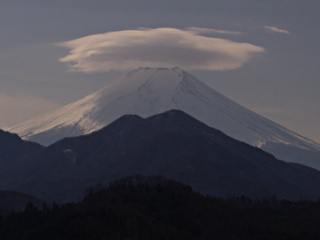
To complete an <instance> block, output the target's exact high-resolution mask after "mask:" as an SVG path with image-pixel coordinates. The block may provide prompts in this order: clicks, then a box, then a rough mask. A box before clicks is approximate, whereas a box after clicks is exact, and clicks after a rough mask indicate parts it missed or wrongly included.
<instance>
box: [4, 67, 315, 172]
mask: <svg viewBox="0 0 320 240" xmlns="http://www.w3.org/2000/svg"><path fill="white" fill-rule="evenodd" d="M170 109H179V110H182V111H184V112H186V113H188V114H190V115H191V116H193V117H195V118H196V119H198V120H200V121H202V122H203V123H205V124H207V125H209V126H211V127H214V128H216V129H219V130H221V131H222V132H224V133H226V134H227V135H229V136H231V137H233V138H235V139H237V140H240V141H243V142H246V143H248V144H251V145H253V146H257V147H260V148H262V149H265V150H266V151H268V152H270V153H272V154H274V155H275V156H276V157H278V158H279V159H282V160H285V161H288V162H297V163H301V164H305V165H307V166H311V167H314V168H317V169H320V160H319V159H320V144H319V143H316V142H315V141H312V140H310V139H307V138H304V137H302V136H300V135H298V134H297V133H294V132H293V131H290V130H288V129H286V128H284V127H282V126H280V125H278V124H276V123H274V122H272V121H270V120H268V119H266V118H264V117H262V116H260V115H258V114H256V113H254V112H252V111H250V110H249V109H247V108H245V107H243V106H241V105H239V104H237V103H235V102H234V101H232V100H230V99H228V98H227V97H225V96H223V95H221V94H220V93H218V92H217V91H215V90H214V89H212V88H210V87H209V86H207V85H206V84H205V83H203V82H201V81H200V80H198V79H197V78H195V77H194V76H192V75H191V74H189V73H187V72H186V71H184V70H182V69H180V68H178V67H176V68H172V69H165V68H139V69H136V70H133V71H131V72H130V73H128V74H127V75H126V76H124V77H122V78H120V79H118V80H117V81H115V82H113V83H112V84H109V85H107V86H106V87H105V88H103V89H101V90H99V91H97V92H95V93H93V94H91V95H89V96H87V97H85V98H83V99H81V100H79V101H76V102H74V103H71V104H68V105H66V106H64V107H62V108H60V109H58V110H56V111H54V112H51V113H48V114H45V115H42V116H40V117H36V118H34V119H31V120H29V121H27V122H24V123H21V124H18V125H16V126H14V127H12V128H10V129H8V130H9V131H10V132H15V133H17V134H19V136H21V137H22V138H23V139H27V140H31V141H35V142H39V143H41V144H44V145H50V144H52V143H54V142H56V141H57V140H59V139H62V138H64V137H70V136H79V135H82V134H88V133H91V132H93V131H96V130H98V129H101V128H103V127H104V126H106V125H108V124H109V123H111V122H112V121H114V120H115V119H117V118H119V117H121V116H123V115H125V114H137V115H139V116H141V117H149V116H152V115H154V114H158V113H162V112H164V111H167V110H170Z"/></svg>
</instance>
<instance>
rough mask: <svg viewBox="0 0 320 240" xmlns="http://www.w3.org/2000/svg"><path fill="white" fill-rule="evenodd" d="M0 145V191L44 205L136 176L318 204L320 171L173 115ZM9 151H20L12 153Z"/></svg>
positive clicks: (10, 139)
mask: <svg viewBox="0 0 320 240" xmlns="http://www.w3.org/2000/svg"><path fill="white" fill-rule="evenodd" d="M1 139H2V140H1ZM4 139H5V140H4ZM0 140H1V141H2V143H3V144H2V145H1V146H0V148H3V149H7V151H6V154H3V155H2V157H1V159H0V160H1V164H2V168H0V189H10V190H15V191H19V192H23V193H27V194H31V195H33V196H36V197H37V198H40V199H44V200H46V201H57V202H65V201H77V200H80V199H81V198H82V196H83V193H84V191H85V190H86V189H87V188H89V187H92V186H95V185H96V184H99V183H100V184H107V183H108V182H110V181H114V180H116V179H118V178H121V177H126V176H132V175H136V174H142V175H145V176H155V175H162V176H165V177H168V178H171V179H174V180H176V181H180V182H182V183H184V184H188V185H190V186H192V188H193V189H194V190H195V191H198V192H200V193H203V194H209V195H212V196H219V197H230V196H240V195H245V196H249V197H254V198H262V197H271V196H277V197H279V198H286V199H300V198H305V199H318V198H319V197H320V172H319V171H317V170H315V169H313V168H309V167H306V166H303V165H301V164H295V163H286V162H283V161H280V160H277V159H276V158H275V157H274V156H272V155H271V154H269V153H266V152H264V151H263V150H261V149H259V148H256V147H253V146H250V145H248V144H246V143H243V142H239V141H237V140H235V139H233V138H230V137H228V136H227V135H225V134H224V133H222V132H221V131H219V130H216V129H213V128H211V127H209V126H207V125H205V124H204V123H202V122H200V121H198V120H196V119H195V118H193V117H191V116H190V115H188V114H186V113H184V112H182V111H179V110H171V111H167V112H164V113H162V114H158V115H154V116H152V117H148V118H142V117H140V116H137V115H125V116H123V117H121V118H119V119H117V120H115V121H114V122H112V123H111V124H109V125H108V126H106V127H105V128H103V129H101V130H98V131H96V132H93V133H91V134H88V135H84V136H78V137H71V138H65V139H63V140H61V141H58V142H56V143H55V144H52V145H50V146H49V147H41V146H39V145H37V144H34V143H29V142H25V141H22V140H21V139H20V138H19V137H17V135H15V134H10V133H7V132H0ZM30 144H31V145H30ZM10 146H21V147H20V149H21V150H20V152H19V154H16V155H15V154H13V153H14V151H15V149H14V148H13V147H10Z"/></svg>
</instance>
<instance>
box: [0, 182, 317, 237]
mask: <svg viewBox="0 0 320 240" xmlns="http://www.w3.org/2000/svg"><path fill="white" fill-rule="evenodd" d="M319 211H320V203H319V202H317V203H316V202H308V201H299V202H291V201H287V200H277V199H275V198H273V199H261V200H251V199H249V198H245V197H240V198H231V199H220V198H212V197H205V196H203V195H200V194H198V193H195V192H193V191H192V189H191V187H189V186H187V185H184V184H181V183H178V182H175V181H172V180H168V179H166V178H163V177H153V178H145V177H142V176H137V177H135V178H125V179H121V180H119V181H115V182H113V183H112V184H111V185H110V186H109V187H107V188H101V189H98V190H97V189H92V191H89V192H88V193H87V196H86V197H85V198H84V199H83V200H82V201H81V202H79V203H69V204H64V205H61V206H58V205H56V204H53V205H52V206H51V207H44V208H43V210H38V209H37V208H35V207H33V206H32V205H31V204H29V205H28V206H27V208H26V209H25V211H24V212H21V213H16V214H11V215H10V216H7V217H5V218H3V217H2V218H1V217H0V238H1V240H31V239H32V240H38V239H39V240H43V239H46V240H63V239H68V240H73V239H77V240H82V239H90V240H95V239H113V240H117V239H154V240H158V239H159V240H160V239H161V240H166V239H186V240H188V239H192V240H197V239H217V240H222V239H228V240H233V239H236V240H244V239H255V240H262V239H272V240H280V239H281V240H282V239H293V240H294V239H297V240H298V239H299V240H304V239H319V237H320V229H319V227H318V223H319V222H320V215H319Z"/></svg>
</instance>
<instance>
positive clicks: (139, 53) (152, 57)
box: [58, 28, 264, 73]
mask: <svg viewBox="0 0 320 240" xmlns="http://www.w3.org/2000/svg"><path fill="white" fill-rule="evenodd" d="M198 32H199V31H198ZM58 46H61V47H66V48H69V49H71V50H70V52H69V54H68V55H67V56H65V57H63V58H61V59H60V61H61V62H64V63H67V64H69V68H70V70H71V71H78V72H86V73H90V72H106V71H111V70H116V71H122V70H131V69H133V68H137V67H174V66H179V67H181V68H184V69H187V70H190V69H199V70H200V69H203V70H230V69H236V68H240V67H241V66H243V64H245V63H246V62H248V61H249V60H250V59H251V57H252V56H253V55H254V54H256V53H262V52H264V49H263V48H262V47H258V46H255V45H253V44H249V43H239V42H233V41H230V40H227V39H222V38H213V37H205V36H200V35H198V34H197V33H196V32H192V31H188V30H186V31H185V30H179V29H174V28H157V29H138V30H126V31H117V32H107V33H103V34H95V35H90V36H86V37H83V38H79V39H75V40H71V41H68V42H63V43H59V44H58Z"/></svg>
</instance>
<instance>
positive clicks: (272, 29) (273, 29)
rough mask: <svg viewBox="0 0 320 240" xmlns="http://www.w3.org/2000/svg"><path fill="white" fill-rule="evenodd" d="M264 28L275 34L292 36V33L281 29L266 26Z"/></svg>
mask: <svg viewBox="0 0 320 240" xmlns="http://www.w3.org/2000/svg"><path fill="white" fill-rule="evenodd" d="M264 28H265V29H267V30H269V31H271V32H275V33H282V34H290V32H289V31H287V30H285V29H281V28H277V27H273V26H265V27H264Z"/></svg>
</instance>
